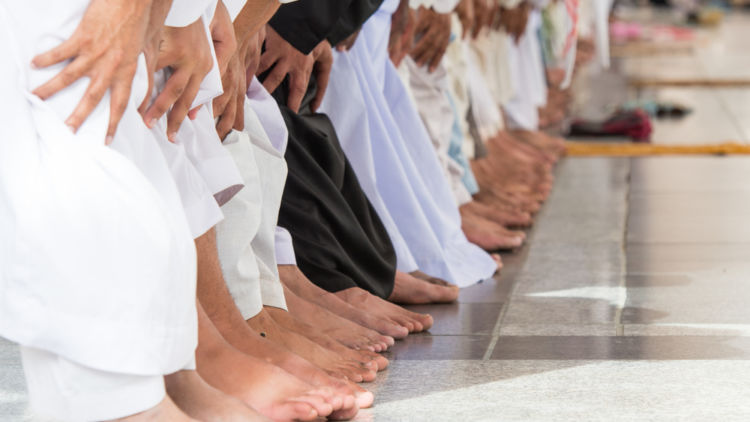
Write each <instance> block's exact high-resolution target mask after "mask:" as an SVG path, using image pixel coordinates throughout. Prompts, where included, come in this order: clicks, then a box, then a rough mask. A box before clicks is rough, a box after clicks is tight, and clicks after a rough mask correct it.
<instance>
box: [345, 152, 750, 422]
mask: <svg viewBox="0 0 750 422" xmlns="http://www.w3.org/2000/svg"><path fill="white" fill-rule="evenodd" d="M749 173H750V158H744V157H730V158H719V157H685V158H667V157H660V158H637V159H604V158H587V159H567V160H566V161H565V162H564V163H562V164H561V166H560V168H559V171H558V176H557V179H558V183H557V185H556V188H555V191H554V193H553V195H552V196H551V198H550V200H549V202H548V204H547V205H546V206H545V208H544V210H543V211H542V213H541V214H540V216H539V221H538V223H537V224H536V226H535V227H534V229H533V230H532V232H531V235H530V242H529V246H528V247H526V248H525V249H523V250H522V251H521V253H519V254H518V255H516V256H512V257H509V258H508V259H507V261H506V265H507V267H506V270H505V271H504V273H503V274H502V275H501V276H500V277H498V278H497V279H495V280H488V281H486V282H484V283H482V284H479V285H477V286H473V287H471V288H468V289H465V290H464V291H463V292H462V294H461V299H460V302H459V303H458V304H455V305H448V306H432V307H430V306H428V307H419V308H417V309H418V310H419V311H428V312H430V313H432V315H433V316H434V317H435V320H436V323H435V328H434V329H433V330H432V332H431V333H429V334H425V335H419V336H414V337H411V338H408V339H406V340H405V341H403V342H399V343H398V344H397V345H396V347H395V348H394V349H393V351H392V352H390V353H389V355H390V357H391V358H392V359H393V360H394V362H393V364H392V366H391V368H390V369H389V370H388V372H387V373H386V374H385V375H383V376H381V377H380V378H379V379H378V381H377V382H376V384H375V387H374V390H375V391H376V393H377V406H376V407H375V408H374V409H371V410H368V411H365V412H364V413H363V414H362V415H361V416H360V417H359V418H358V420H360V421H388V422H390V421H410V422H411V421H457V420H460V421H516V420H518V421H528V420H554V421H583V420H607V421H632V420H639V421H640V420H659V421H665V420H667V421H671V420H691V421H692V420H722V421H727V420H728V421H733V420H737V421H741V420H749V419H750V402H748V401H747V400H746V397H747V396H748V395H749V394H750V382H747V381H746V380H747V376H748V375H750V309H749V308H748V306H747V303H749V302H750V289H748V288H747V283H748V282H750V259H749V258H750V232H747V227H746V226H747V224H742V221H741V218H742V215H743V214H744V215H748V213H747V212H750V209H746V208H747V207H748V205H747V204H749V203H750V182H748V181H750V177H747V176H750V174H749ZM702 175H703V176H702ZM746 211H747V212H746Z"/></svg>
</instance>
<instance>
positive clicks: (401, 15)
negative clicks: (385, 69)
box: [388, 0, 417, 67]
mask: <svg viewBox="0 0 750 422" xmlns="http://www.w3.org/2000/svg"><path fill="white" fill-rule="evenodd" d="M391 20H392V23H391V37H390V39H389V41H388V55H389V56H390V57H391V61H392V62H393V64H394V65H395V66H396V67H398V66H400V65H401V61H402V60H404V58H405V57H406V56H407V55H408V54H409V52H410V51H411V48H412V44H413V43H414V32H415V31H416V29H417V14H416V12H415V11H414V10H413V9H411V8H409V1H408V0H401V3H400V4H399V6H398V9H397V10H396V13H394V14H393V17H392V19H391Z"/></svg>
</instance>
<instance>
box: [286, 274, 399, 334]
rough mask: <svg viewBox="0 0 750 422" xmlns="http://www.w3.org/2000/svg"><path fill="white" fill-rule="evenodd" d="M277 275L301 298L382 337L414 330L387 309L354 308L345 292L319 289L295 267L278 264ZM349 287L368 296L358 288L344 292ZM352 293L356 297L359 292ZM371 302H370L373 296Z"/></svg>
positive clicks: (355, 306)
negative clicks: (376, 310)
mask: <svg viewBox="0 0 750 422" xmlns="http://www.w3.org/2000/svg"><path fill="white" fill-rule="evenodd" d="M279 274H280V275H281V282H282V283H284V285H286V286H287V287H288V288H289V289H290V290H292V291H293V292H294V293H296V294H297V295H299V296H300V297H301V298H303V299H306V300H309V301H310V302H312V303H315V304H316V305H319V306H321V307H322V308H325V309H328V310H329V311H331V312H333V313H335V314H336V315H338V316H340V317H343V318H346V319H348V320H350V321H353V322H355V323H357V324H359V325H362V326H364V327H367V328H370V329H373V330H375V331H377V332H379V333H380V334H382V335H384V336H389V337H393V338H394V339H402V338H405V337H406V336H408V335H409V332H410V331H412V330H413V329H414V324H413V323H412V324H410V326H411V330H410V328H409V327H410V326H409V325H406V323H407V322H408V321H409V319H405V318H399V319H398V320H395V319H393V318H391V314H392V313H391V312H385V311H384V312H378V313H376V312H373V311H372V310H370V309H364V308H361V307H357V305H354V304H352V303H350V302H347V300H346V298H347V297H349V295H348V294H346V293H341V292H338V293H336V294H334V293H329V292H327V291H325V290H323V289H321V288H320V287H318V286H316V285H315V284H313V283H312V282H311V281H310V280H309V279H308V278H307V277H305V275H304V274H302V271H300V270H299V268H298V267H296V266H293V265H279ZM349 290H356V291H358V292H364V293H366V294H367V295H370V293H367V292H366V291H364V290H362V289H359V288H352V289H347V290H345V292H346V291H349ZM356 296H359V294H357V295H356ZM370 296H372V295H370ZM373 297H374V296H373ZM378 299H379V298H378ZM381 300H382V299H381ZM371 301H374V299H373V300H371ZM378 309H380V308H378Z"/></svg>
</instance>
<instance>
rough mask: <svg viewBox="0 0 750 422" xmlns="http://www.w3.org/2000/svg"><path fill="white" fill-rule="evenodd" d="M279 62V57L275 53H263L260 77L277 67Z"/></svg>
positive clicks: (260, 63)
mask: <svg viewBox="0 0 750 422" xmlns="http://www.w3.org/2000/svg"><path fill="white" fill-rule="evenodd" d="M278 61H279V57H278V55H277V54H275V53H274V52H271V51H269V50H266V51H264V52H263V53H261V55H260V62H259V63H258V75H260V74H261V73H265V72H266V71H267V70H268V69H270V68H272V67H273V66H274V65H276V64H277V62H278Z"/></svg>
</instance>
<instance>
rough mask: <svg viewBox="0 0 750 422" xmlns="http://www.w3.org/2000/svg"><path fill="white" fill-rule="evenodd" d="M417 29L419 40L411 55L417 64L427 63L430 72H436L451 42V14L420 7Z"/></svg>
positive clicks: (423, 64)
mask: <svg viewBox="0 0 750 422" xmlns="http://www.w3.org/2000/svg"><path fill="white" fill-rule="evenodd" d="M416 31H417V38H418V39H419V41H417V44H416V45H415V46H414V49H413V50H412V52H411V57H412V58H413V59H414V61H415V62H417V65H419V66H425V65H426V66H428V67H429V71H430V72H434V71H435V69H437V67H438V65H439V64H440V62H441V61H442V60H443V56H444V55H445V51H446V50H447V49H448V45H449V44H450V42H451V16H450V14H441V13H437V12H435V11H434V10H432V9H426V8H424V7H420V8H419V12H418V14H417V30H416Z"/></svg>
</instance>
